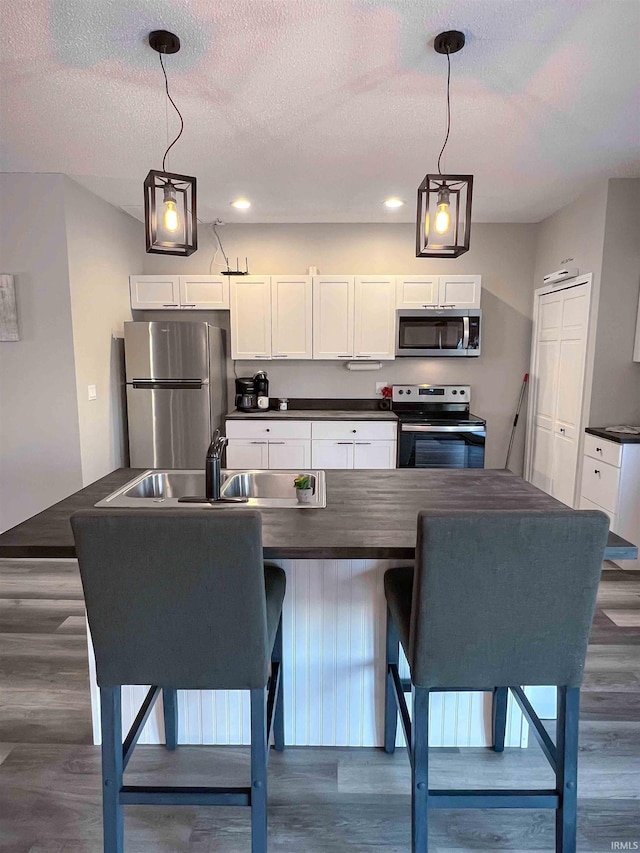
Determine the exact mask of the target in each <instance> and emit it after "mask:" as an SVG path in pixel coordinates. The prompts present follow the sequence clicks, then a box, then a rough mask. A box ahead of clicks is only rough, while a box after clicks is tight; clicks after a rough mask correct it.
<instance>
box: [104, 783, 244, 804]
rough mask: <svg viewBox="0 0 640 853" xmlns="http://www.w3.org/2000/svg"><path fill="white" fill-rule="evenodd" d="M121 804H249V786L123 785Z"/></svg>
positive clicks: (120, 797) (120, 796)
mask: <svg viewBox="0 0 640 853" xmlns="http://www.w3.org/2000/svg"><path fill="white" fill-rule="evenodd" d="M118 799H119V801H120V803H121V804H122V805H126V806H131V805H151V806H183V805H184V806H250V805H251V788H186V787H185V788H172V787H166V786H158V785H148V786H147V785H123V787H122V788H120V794H119V797H118Z"/></svg>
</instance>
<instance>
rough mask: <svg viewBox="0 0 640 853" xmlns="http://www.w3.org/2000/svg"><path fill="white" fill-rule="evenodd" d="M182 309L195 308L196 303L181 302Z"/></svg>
mask: <svg viewBox="0 0 640 853" xmlns="http://www.w3.org/2000/svg"><path fill="white" fill-rule="evenodd" d="M182 307H183V308H195V307H196V303H195V302H183V303H182Z"/></svg>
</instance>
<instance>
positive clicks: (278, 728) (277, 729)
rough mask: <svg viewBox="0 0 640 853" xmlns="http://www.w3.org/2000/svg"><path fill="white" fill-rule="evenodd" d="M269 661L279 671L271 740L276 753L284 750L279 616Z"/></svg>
mask: <svg viewBox="0 0 640 853" xmlns="http://www.w3.org/2000/svg"><path fill="white" fill-rule="evenodd" d="M271 660H272V662H273V663H277V664H278V666H279V669H280V681H279V683H278V693H277V695H276V706H275V709H274V712H273V713H274V716H273V740H274V746H275V748H276V749H277V750H278V752H282V750H283V749H284V679H283V672H282V616H280V622H279V623H278V631H277V633H276V640H275V643H274V644H273V651H272V652H271Z"/></svg>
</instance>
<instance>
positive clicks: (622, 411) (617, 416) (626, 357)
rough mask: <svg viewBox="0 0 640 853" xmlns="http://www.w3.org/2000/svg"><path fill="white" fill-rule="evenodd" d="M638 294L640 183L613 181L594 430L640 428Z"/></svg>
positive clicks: (606, 237)
mask: <svg viewBox="0 0 640 853" xmlns="http://www.w3.org/2000/svg"><path fill="white" fill-rule="evenodd" d="M639 290H640V178H635V179H632V180H630V179H624V178H614V179H612V180H610V181H609V193H608V196H607V218H606V224H605V232H604V251H603V257H602V272H601V276H600V301H599V306H598V329H597V334H596V351H595V361H594V366H593V389H592V392H591V417H590V421H591V425H592V426H597V425H601V426H602V425H612V424H613V422H614V421H615V423H617V424H624V423H628V424H629V423H630V424H638V423H640V363H638V362H634V361H632V358H633V345H634V340H635V332H636V315H637V311H638V291H639Z"/></svg>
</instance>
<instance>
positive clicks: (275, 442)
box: [269, 441, 284, 446]
mask: <svg viewBox="0 0 640 853" xmlns="http://www.w3.org/2000/svg"><path fill="white" fill-rule="evenodd" d="M272 444H284V441H270V442H269V446H271V445H272Z"/></svg>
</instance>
